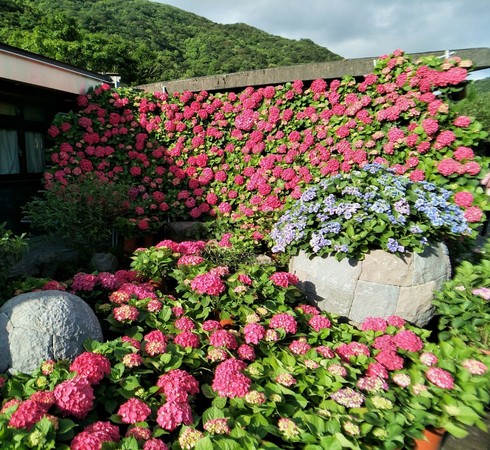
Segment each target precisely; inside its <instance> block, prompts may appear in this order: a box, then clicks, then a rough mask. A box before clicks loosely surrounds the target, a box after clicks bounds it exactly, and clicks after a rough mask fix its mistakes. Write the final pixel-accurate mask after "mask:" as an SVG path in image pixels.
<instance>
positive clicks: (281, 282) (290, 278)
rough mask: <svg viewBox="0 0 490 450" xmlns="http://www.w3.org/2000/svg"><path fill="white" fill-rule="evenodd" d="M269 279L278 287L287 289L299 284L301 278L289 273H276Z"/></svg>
mask: <svg viewBox="0 0 490 450" xmlns="http://www.w3.org/2000/svg"><path fill="white" fill-rule="evenodd" d="M269 279H270V280H271V281H272V282H273V283H274V284H275V285H276V286H280V287H284V288H287V287H288V286H290V285H294V284H298V282H299V278H298V277H297V276H296V275H294V274H292V273H289V272H276V273H273V274H272V275H271V276H270V277H269Z"/></svg>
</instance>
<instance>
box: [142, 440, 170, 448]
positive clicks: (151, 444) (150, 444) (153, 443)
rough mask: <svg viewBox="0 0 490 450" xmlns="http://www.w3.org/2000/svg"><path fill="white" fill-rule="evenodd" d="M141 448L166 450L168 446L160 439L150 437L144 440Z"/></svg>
mask: <svg viewBox="0 0 490 450" xmlns="http://www.w3.org/2000/svg"><path fill="white" fill-rule="evenodd" d="M143 450H168V447H167V445H166V444H165V442H163V441H162V440H161V439H157V438H151V439H148V440H147V441H146V442H145V444H144V445H143Z"/></svg>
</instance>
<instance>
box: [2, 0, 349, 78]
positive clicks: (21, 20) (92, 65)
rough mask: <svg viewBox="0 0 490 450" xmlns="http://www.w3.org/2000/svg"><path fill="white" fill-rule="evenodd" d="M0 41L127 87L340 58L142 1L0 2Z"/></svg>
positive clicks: (310, 45)
mask: <svg viewBox="0 0 490 450" xmlns="http://www.w3.org/2000/svg"><path fill="white" fill-rule="evenodd" d="M0 42H2V43H5V44H9V45H13V46H16V47H19V48H22V49H24V50H28V51H31V52H35V53H39V54H41V55H44V56H48V57H51V58H55V59H57V60H60V61H63V62H66V63H69V64H73V65H76V66H80V67H83V68H86V69H88V70H93V71H97V72H118V73H119V74H121V75H122V78H123V82H124V83H125V84H127V85H137V84H143V83H149V82H152V81H162V80H170V79H179V78H187V77H194V76H203V75H212V74H219V73H230V72H239V71H243V70H252V69H262V68H268V67H279V66H286V65H292V64H302V63H308V62H321V61H329V60H336V59H341V57H340V56H338V55H336V54H334V53H332V52H331V51H330V50H328V49H326V48H324V47H321V46H319V45H316V44H315V43H313V42H312V41H311V40H309V39H300V40H290V39H285V38H282V37H278V36H273V35H270V34H268V33H265V32H263V31H261V30H259V29H257V28H253V27H251V26H248V25H246V24H242V23H240V24H234V25H221V24H217V23H214V22H211V21H209V20H207V19H205V18H203V17H200V16H197V15H195V14H191V13H188V12H185V11H183V10H181V9H178V8H175V7H172V6H169V5H165V4H161V3H155V2H151V1H149V0H0Z"/></svg>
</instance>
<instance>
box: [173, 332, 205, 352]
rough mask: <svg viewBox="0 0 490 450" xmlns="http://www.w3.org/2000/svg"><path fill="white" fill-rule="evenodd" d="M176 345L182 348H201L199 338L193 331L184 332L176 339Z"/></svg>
mask: <svg viewBox="0 0 490 450" xmlns="http://www.w3.org/2000/svg"><path fill="white" fill-rule="evenodd" d="M174 343H175V344H177V345H180V346H181V347H190V348H199V345H200V341H199V336H198V335H197V334H195V333H193V332H192V331H183V332H182V333H179V334H178V335H177V336H175V338H174Z"/></svg>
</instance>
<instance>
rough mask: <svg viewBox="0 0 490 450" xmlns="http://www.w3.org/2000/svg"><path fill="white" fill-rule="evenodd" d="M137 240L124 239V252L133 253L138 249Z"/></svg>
mask: <svg viewBox="0 0 490 450" xmlns="http://www.w3.org/2000/svg"><path fill="white" fill-rule="evenodd" d="M137 244H138V243H137V241H136V238H124V240H123V250H124V251H125V252H126V253H133V252H134V251H135V250H136V248H137Z"/></svg>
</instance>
